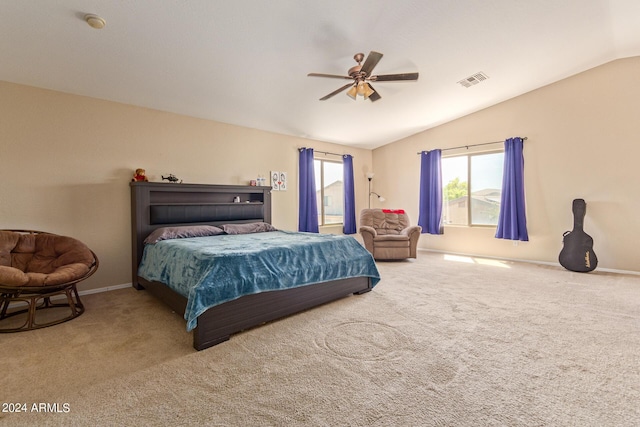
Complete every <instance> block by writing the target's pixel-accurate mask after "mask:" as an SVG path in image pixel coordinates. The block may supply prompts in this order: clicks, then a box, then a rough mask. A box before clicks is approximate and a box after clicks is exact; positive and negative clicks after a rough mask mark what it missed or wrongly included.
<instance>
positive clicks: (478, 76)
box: [458, 71, 489, 87]
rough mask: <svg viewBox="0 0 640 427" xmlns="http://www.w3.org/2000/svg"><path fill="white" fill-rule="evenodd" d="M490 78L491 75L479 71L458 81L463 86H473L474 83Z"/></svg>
mask: <svg viewBox="0 0 640 427" xmlns="http://www.w3.org/2000/svg"><path fill="white" fill-rule="evenodd" d="M488 78H489V76H487V75H486V74H485V73H483V72H482V71H480V72H478V73H475V74H473V75H471V76H469V77H467V78H466V79H463V80H460V81H459V82H458V83H460V84H461V85H462V86H463V87H471V86H473V85H477V84H478V83H480V82H483V81H485V80H487V79H488Z"/></svg>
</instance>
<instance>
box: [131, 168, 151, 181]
mask: <svg viewBox="0 0 640 427" xmlns="http://www.w3.org/2000/svg"><path fill="white" fill-rule="evenodd" d="M131 181H132V182H136V181H142V182H148V181H149V179H148V178H147V175H146V171H145V170H144V169H136V173H135V174H133V178H132V179H131Z"/></svg>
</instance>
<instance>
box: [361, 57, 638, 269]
mask: <svg viewBox="0 0 640 427" xmlns="http://www.w3.org/2000/svg"><path fill="white" fill-rule="evenodd" d="M523 67H526V64H523ZM639 75H640V57H634V58H628V59H623V60H617V61H614V62H611V63H608V64H605V65H603V66H600V67H597V68H594V69H592V70H589V71H587V72H584V73H581V74H579V75H576V76H573V77H571V78H568V79H565V80H563V81H560V82H558V83H555V84H552V85H549V86H546V87H543V88H541V89H538V90H535V91H532V92H530V93H527V94H525V95H522V96H520V97H517V98H514V99H511V100H508V101H506V102H503V103H501V104H499V105H496V106H493V107H490V108H487V109H485V110H482V111H480V112H478V113H475V114H471V115H469V116H466V117H463V118H461V119H458V120H455V121H453V122H450V123H447V124H444V125H442V126H439V127H436V128H434V129H430V130H428V131H425V132H422V133H420V134H417V135H414V136H411V137H409V138H406V139H403V140H401V141H398V142H395V143H392V144H389V145H386V146H384V147H381V148H379V149H376V150H374V152H373V170H374V172H375V173H376V176H375V178H374V182H375V189H376V191H378V192H380V193H381V194H382V195H383V196H384V197H385V198H386V199H387V201H386V202H384V203H381V204H380V203H378V206H379V207H393V208H405V209H407V211H408V213H409V214H410V216H411V219H412V221H413V222H416V221H417V218H418V198H419V196H418V194H419V182H418V181H419V177H420V158H419V156H418V155H417V154H416V153H417V152H419V151H421V150H430V149H434V148H447V147H456V146H460V145H467V144H475V143H483V142H488V141H496V140H504V139H505V138H508V137H512V136H527V137H528V140H527V141H525V151H524V153H525V154H524V156H525V191H526V203H527V221H528V230H529V238H530V241H529V242H520V243H518V244H517V246H516V245H514V243H513V242H511V241H508V240H502V239H495V238H494V237H493V236H494V234H495V229H493V228H490V229H487V228H467V227H447V228H446V229H445V234H444V235H441V236H434V235H429V234H423V235H422V236H421V239H420V242H419V247H421V248H429V249H434V250H442V251H452V252H457V253H467V254H476V255H484V256H493V257H506V258H512V259H525V260H536V261H544V262H557V259H558V253H559V252H560V250H561V249H562V233H563V232H565V231H566V230H570V229H571V228H572V226H573V215H572V213H571V203H572V200H573V199H575V198H584V199H585V200H586V202H587V215H586V218H585V231H586V232H587V233H588V234H590V235H591V236H592V237H593V239H594V242H595V243H594V252H595V253H596V255H597V256H598V258H599V264H598V265H599V267H600V268H609V269H617V270H628V271H636V272H637V271H640V251H639V250H638V242H639V241H640V220H639V219H638V218H639V217H640V192H639V190H638V173H639V169H640V168H639V166H638V165H639V164H640V116H639V114H640V85H639V84H637V83H635V82H636V81H637V78H638V76H639ZM473 89H474V88H470V89H467V90H470V91H471V90H473ZM493 147H494V146H488V147H487V148H493ZM463 151H464V150H463ZM451 153H452V152H445V153H443V154H451Z"/></svg>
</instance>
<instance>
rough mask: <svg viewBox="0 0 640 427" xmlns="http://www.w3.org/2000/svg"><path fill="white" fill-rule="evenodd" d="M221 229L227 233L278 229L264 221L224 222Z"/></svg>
mask: <svg viewBox="0 0 640 427" xmlns="http://www.w3.org/2000/svg"><path fill="white" fill-rule="evenodd" d="M222 229H223V230H224V232H225V233H227V234H250V233H264V232H266V231H278V229H277V228H275V227H274V226H273V225H271V224H267V223H266V222H250V223H248V224H225V225H223V226H222Z"/></svg>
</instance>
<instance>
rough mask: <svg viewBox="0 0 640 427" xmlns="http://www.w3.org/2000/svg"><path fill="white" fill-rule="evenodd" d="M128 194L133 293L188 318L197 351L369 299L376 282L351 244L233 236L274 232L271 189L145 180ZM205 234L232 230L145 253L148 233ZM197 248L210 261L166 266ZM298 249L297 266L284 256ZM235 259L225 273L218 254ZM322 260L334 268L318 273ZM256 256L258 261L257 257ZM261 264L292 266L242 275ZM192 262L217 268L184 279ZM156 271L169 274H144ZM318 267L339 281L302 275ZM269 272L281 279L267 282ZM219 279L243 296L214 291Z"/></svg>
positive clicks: (305, 237) (288, 236)
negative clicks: (346, 300)
mask: <svg viewBox="0 0 640 427" xmlns="http://www.w3.org/2000/svg"><path fill="white" fill-rule="evenodd" d="M130 186H131V232H132V239H131V241H132V264H131V267H132V283H133V286H134V287H135V288H136V289H139V290H142V289H145V290H147V291H148V292H150V293H152V294H153V295H154V296H156V297H157V298H159V299H160V300H161V301H163V302H164V303H165V304H167V305H168V306H169V307H170V308H171V309H173V310H174V311H176V312H178V313H180V314H181V315H183V316H184V317H185V320H186V322H187V330H191V329H193V346H194V348H195V349H196V350H202V349H205V348H208V347H211V346H213V345H216V344H219V343H221V342H224V341H226V340H228V339H230V337H231V335H232V334H234V333H237V332H240V331H243V330H246V329H249V328H252V327H255V326H259V325H261V324H263V323H266V322H269V321H273V320H276V319H279V318H282V317H285V316H288V315H291V314H294V313H298V312H301V311H304V310H307V309H310V308H313V307H316V306H319V305H322V304H325V303H328V302H331V301H334V300H337V299H340V298H343V297H346V296H348V295H351V294H357V295H360V294H363V293H366V292H369V291H370V290H371V289H372V288H373V286H375V284H376V283H377V282H378V280H379V275H378V272H377V269H376V268H375V263H374V262H373V259H372V258H371V257H370V255H369V253H368V251H366V249H364V247H362V246H361V245H360V244H359V243H357V242H356V241H355V239H353V238H352V237H349V236H330V235H318V234H314V235H311V233H293V232H287V231H282V230H278V231H264V232H259V233H249V234H246V233H245V232H238V233H237V234H236V231H237V230H247V229H252V228H256V229H259V230H258V231H263V230H261V228H263V227H266V228H268V229H270V228H271V226H269V224H270V223H271V188H270V187H254V186H239V185H207V184H169V183H149V182H131V183H130ZM209 226H210V227H211V228H215V227H220V228H223V229H227V230H231V231H229V233H226V232H225V233H222V234H219V235H209V236H205V237H191V235H188V236H187V237H186V238H181V239H167V240H163V241H160V242H158V243H156V244H150V245H146V246H149V249H148V250H145V239H147V238H148V237H149V236H150V235H151V234H152V233H154V234H158V232H163V230H166V229H171V230H181V229H183V228H188V229H191V228H196V229H198V228H199V227H203V228H207V227H209ZM213 234H217V233H213ZM316 240H318V242H316ZM277 241H284V242H285V243H284V246H283V247H284V249H283V248H282V247H277ZM354 243H355V246H353V244H354ZM215 245H222V249H220V248H219V249H218V250H217V251H216V250H214V249H213V247H214V246H215ZM273 245H275V246H273ZM341 245H346V248H345V249H344V251H345V254H346V255H345V254H342V255H340V254H339V252H340V251H341V250H342V249H338V248H341ZM193 247H199V249H198V250H203V251H204V253H205V255H202V254H198V255H189V254H187V255H185V258H183V260H182V261H181V262H182V264H180V265H179V266H178V267H175V266H174V267H171V266H170V264H169V263H170V262H171V261H170V260H171V259H172V258H174V255H171V254H172V253H173V252H168V251H179V252H181V251H186V250H192V249H193ZM294 247H295V248H296V249H295V251H302V254H301V255H300V256H301V257H302V258H301V259H298V260H297V261H296V260H295V259H293V258H286V257H287V256H289V255H288V253H289V252H290V251H291V250H293V249H291V248H294ZM203 248H204V249H203ZM239 248H242V251H244V252H242V251H240V249H239ZM305 248H307V249H305ZM314 250H315V252H314ZM362 251H363V252H362ZM236 252H238V253H239V255H238V256H239V257H241V258H236V259H235V261H232V267H219V266H220V265H221V263H222V259H221V254H224V255H225V257H226V256H227V255H230V254H235V253H236ZM240 252H241V253H240ZM158 253H159V254H162V253H164V256H165V257H166V258H164V259H163V258H157V257H158V256H159V255H158ZM167 254H168V255H167ZM269 254H271V255H269ZM285 254H286V256H285ZM323 254H330V255H331V256H333V258H330V259H328V260H327V261H322V262H325V264H323V265H325V266H327V265H329V266H333V267H335V268H320V264H322V263H321V262H320V261H318V260H321V258H319V257H322V256H324V255H323ZM254 256H255V257H262V258H252V257H254ZM265 257H267V258H268V257H271V258H272V259H273V260H278V261H279V262H280V264H282V265H289V266H294V268H292V269H290V271H289V272H287V271H285V270H282V269H280V268H281V267H280V266H277V265H275V264H274V263H272V264H271V265H267V267H266V270H267V271H268V273H264V274H262V275H261V273H258V270H257V269H255V270H254V271H255V272H256V273H255V274H254V273H253V272H247V271H246V270H242V269H241V268H246V267H247V266H248V265H253V266H255V265H257V264H260V265H262V264H265V262H264V259H263V258H265ZM338 257H342V258H343V259H339V258H338ZM367 257H369V260H368V259H367ZM195 259H198V260H202V261H204V262H206V263H211V265H212V266H215V268H214V267H211V268H210V267H208V265H209V264H206V265H205V266H202V265H200V266H198V264H194V265H195V266H196V267H193V266H191V267H190V268H189V269H188V270H189V271H193V270H201V271H202V272H204V273H205V274H206V273H209V276H208V277H207V278H206V279H205V278H204V277H201V276H193V277H189V278H188V279H184V277H185V274H182V273H184V271H186V270H184V269H183V270H179V268H182V267H184V263H186V262H188V263H191V261H192V260H195ZM254 259H255V260H258V261H253V260H254ZM185 260H189V261H185ZM238 260H241V261H238ZM247 260H249V261H247ZM360 260H361V261H360ZM316 261H318V262H316ZM360 262H361V263H362V265H360V264H359V263H360ZM154 263H155V264H158V265H165V266H166V268H161V269H160V270H158V271H160V272H158V273H155V274H154V273H150V271H152V270H150V269H148V268H147V267H148V266H149V265H152V264H154ZM314 263H315V264H316V267H318V268H319V269H321V270H335V272H334V273H335V274H334V276H331V274H329V275H328V276H318V275H316V272H313V271H312V272H308V273H304V272H303V273H300V272H301V271H302V268H301V266H302V265H303V264H305V265H306V264H309V265H312V264H314ZM158 265H156V267H158ZM359 265H360V266H359ZM372 266H373V267H372ZM192 267H193V268H192ZM172 268H174V270H175V269H178V270H176V271H182V273H178V274H174V276H173V277H174V279H172V278H171V277H169V276H167V275H165V273H166V271H169V270H171V269H172ZM216 268H221V270H215V269H216ZM279 269H280V270H279ZM163 271H164V272H163ZM288 273H291V274H289V275H287V274H288ZM268 274H271V275H275V276H277V277H278V278H279V279H278V280H277V281H274V280H267V279H268V277H267V276H268ZM322 274H325V273H324V272H323V273H322ZM249 276H257V277H258V278H257V279H256V280H257V282H259V283H258V284H249V285H247V283H245V282H246V280H245V279H246V278H247V277H249ZM285 276H286V277H285ZM221 277H223V278H225V280H224V282H225V283H224V285H225V286H227V288H226V289H227V290H228V289H230V288H233V289H236V288H238V289H241V292H240V293H239V295H228V292H227V291H216V290H215V289H216V288H215V286H216V285H215V283H214V282H215V281H216V280H217V279H216V278H221ZM332 277H334V278H332ZM233 278H238V280H240V282H241V283H240V284H235V283H234V282H233V281H231V279H233ZM181 279H184V280H182V283H178V284H176V283H174V282H175V281H176V280H177V281H178V282H180V280H181ZM209 292H213V293H216V292H218V293H221V294H223V298H222V299H220V298H218V297H217V296H216V297H213V296H211V294H210V293H209Z"/></svg>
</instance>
